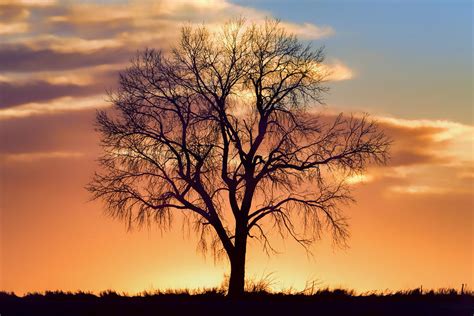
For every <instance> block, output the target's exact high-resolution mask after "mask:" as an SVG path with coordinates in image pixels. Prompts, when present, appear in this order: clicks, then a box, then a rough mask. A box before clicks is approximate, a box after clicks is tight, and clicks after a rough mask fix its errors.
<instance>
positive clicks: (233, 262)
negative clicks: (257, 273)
mask: <svg viewBox="0 0 474 316" xmlns="http://www.w3.org/2000/svg"><path fill="white" fill-rule="evenodd" d="M240 224H241V223H240ZM244 227H245V226H244V225H242V224H241V225H238V228H237V229H236V236H235V248H234V252H233V253H232V255H231V256H229V259H230V279H229V292H228V293H227V295H228V296H229V297H232V298H239V297H242V296H243V295H244V286H245V254H246V252H247V231H246V230H245V228H244Z"/></svg>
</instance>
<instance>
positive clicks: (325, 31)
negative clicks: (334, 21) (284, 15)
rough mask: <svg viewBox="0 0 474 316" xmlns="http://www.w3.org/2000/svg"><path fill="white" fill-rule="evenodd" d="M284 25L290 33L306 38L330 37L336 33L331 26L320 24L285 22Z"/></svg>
mask: <svg viewBox="0 0 474 316" xmlns="http://www.w3.org/2000/svg"><path fill="white" fill-rule="evenodd" d="M282 25H283V26H284V27H285V29H287V30H288V32H289V33H293V34H295V35H296V36H298V38H300V39H304V40H317V39H321V38H325V37H330V36H332V35H334V34H335V33H336V32H335V30H334V29H333V28H332V27H330V26H318V25H314V24H312V23H303V24H296V23H288V22H283V23H282Z"/></svg>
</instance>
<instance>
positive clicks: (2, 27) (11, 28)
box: [0, 22, 29, 35]
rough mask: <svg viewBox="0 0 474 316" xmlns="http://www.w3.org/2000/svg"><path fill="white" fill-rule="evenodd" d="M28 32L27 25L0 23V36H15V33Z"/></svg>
mask: <svg viewBox="0 0 474 316" xmlns="http://www.w3.org/2000/svg"><path fill="white" fill-rule="evenodd" d="M28 30H29V25H28V24H27V23H21V22H18V23H11V22H10V23H1V22H0V35H4V34H15V33H26V32H27V31H28Z"/></svg>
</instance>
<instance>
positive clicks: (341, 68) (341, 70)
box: [318, 60, 355, 81]
mask: <svg viewBox="0 0 474 316" xmlns="http://www.w3.org/2000/svg"><path fill="white" fill-rule="evenodd" d="M318 67H319V68H320V70H319V71H321V72H323V73H324V74H326V76H327V77H326V80H327V81H344V80H350V79H353V78H354V77H355V73H354V70H352V69H351V68H349V67H348V66H347V65H345V64H344V63H343V62H342V61H340V60H335V61H333V62H330V63H327V64H322V65H318Z"/></svg>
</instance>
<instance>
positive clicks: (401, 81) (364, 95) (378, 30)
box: [234, 0, 473, 123]
mask: <svg viewBox="0 0 474 316" xmlns="http://www.w3.org/2000/svg"><path fill="white" fill-rule="evenodd" d="M234 2H235V3H239V4H244V5H252V6H254V7H257V8H259V9H261V10H265V11H268V12H269V13H271V14H272V15H274V16H276V17H278V18H281V19H283V20H290V21H295V22H299V23H301V22H303V21H304V22H310V23H314V24H317V25H330V26H331V27H333V28H334V29H335V31H336V32H335V34H334V35H333V36H331V37H329V38H324V39H322V40H320V41H317V42H315V44H316V45H318V44H320V43H321V44H324V45H325V46H326V52H327V56H328V59H331V58H337V59H340V60H343V61H344V62H345V63H346V64H347V65H348V66H349V67H351V68H352V69H354V70H355V73H356V77H355V78H354V79H353V80H350V81H343V82H338V83H337V84H335V85H334V86H333V89H332V92H331V94H330V95H329V96H328V98H327V102H328V104H334V105H337V106H341V107H349V108H356V109H358V110H367V111H370V112H380V113H381V114H392V115H396V116H399V117H403V118H426V119H448V120H455V121H460V122H463V123H472V121H473V116H472V87H473V85H472V2H471V1H327V0H326V1H302V0H296V1H291V2H290V1H269V0H268V1H263V0H260V1H234ZM290 3H291V4H290Z"/></svg>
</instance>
